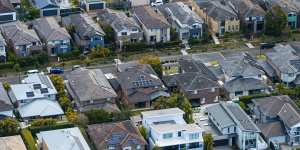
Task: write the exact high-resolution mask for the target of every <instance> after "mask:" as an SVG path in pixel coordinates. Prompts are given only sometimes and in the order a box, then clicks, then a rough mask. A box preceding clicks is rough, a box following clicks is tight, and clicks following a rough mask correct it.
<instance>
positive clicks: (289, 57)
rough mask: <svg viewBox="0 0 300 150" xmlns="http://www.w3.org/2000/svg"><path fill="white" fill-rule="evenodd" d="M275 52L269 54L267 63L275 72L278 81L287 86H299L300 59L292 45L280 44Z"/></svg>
mask: <svg viewBox="0 0 300 150" xmlns="http://www.w3.org/2000/svg"><path fill="white" fill-rule="evenodd" d="M273 50H274V51H272V52H267V53H266V56H267V62H268V63H269V64H270V65H271V66H272V68H273V69H274V70H275V73H276V76H277V79H279V80H281V81H282V82H284V83H286V84H288V85H289V84H296V85H297V84H299V77H298V74H299V72H300V66H299V61H300V57H299V56H297V55H296V54H295V52H296V51H295V49H294V48H293V47H292V46H291V45H282V44H278V45H276V46H275V47H274V48H273Z"/></svg>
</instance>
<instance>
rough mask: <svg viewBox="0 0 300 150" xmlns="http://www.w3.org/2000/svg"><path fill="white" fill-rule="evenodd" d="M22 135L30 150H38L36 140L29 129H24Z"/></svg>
mask: <svg viewBox="0 0 300 150" xmlns="http://www.w3.org/2000/svg"><path fill="white" fill-rule="evenodd" d="M21 135H22V137H23V140H24V143H25V144H26V146H27V148H28V150H37V147H36V146H35V140H34V138H33V136H32V134H31V132H30V131H29V130H28V129H22V130H21Z"/></svg>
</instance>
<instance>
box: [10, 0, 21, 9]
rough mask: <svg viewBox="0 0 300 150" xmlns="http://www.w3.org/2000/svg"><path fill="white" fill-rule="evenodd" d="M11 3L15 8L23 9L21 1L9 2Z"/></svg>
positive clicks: (13, 0) (11, 0) (12, 0)
mask: <svg viewBox="0 0 300 150" xmlns="http://www.w3.org/2000/svg"><path fill="white" fill-rule="evenodd" d="M9 1H10V3H11V4H12V5H13V6H14V8H20V7H21V0H9Z"/></svg>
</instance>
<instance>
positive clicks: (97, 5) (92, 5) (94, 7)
mask: <svg viewBox="0 0 300 150" xmlns="http://www.w3.org/2000/svg"><path fill="white" fill-rule="evenodd" d="M103 8H104V3H100V4H99V3H98V4H90V10H95V9H103Z"/></svg>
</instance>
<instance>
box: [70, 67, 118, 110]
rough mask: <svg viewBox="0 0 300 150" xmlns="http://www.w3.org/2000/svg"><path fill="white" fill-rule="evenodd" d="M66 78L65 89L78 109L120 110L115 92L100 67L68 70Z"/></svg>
mask: <svg viewBox="0 0 300 150" xmlns="http://www.w3.org/2000/svg"><path fill="white" fill-rule="evenodd" d="M66 78H67V79H68V82H67V84H66V87H67V90H68V92H69V94H70V95H71V97H72V98H73V99H74V100H75V102H76V106H77V107H78V109H79V110H80V111H88V110H91V109H104V110H107V111H112V112H114V111H120V110H119V109H118V106H117V105H116V98H117V94H116V92H115V91H114V89H113V88H112V87H111V85H110V84H109V82H108V80H107V79H106V77H105V76H104V74H103V72H102V71H101V70H100V69H91V70H88V69H85V68H79V69H76V70H74V71H72V72H70V73H69V74H68V75H67V76H66Z"/></svg>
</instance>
